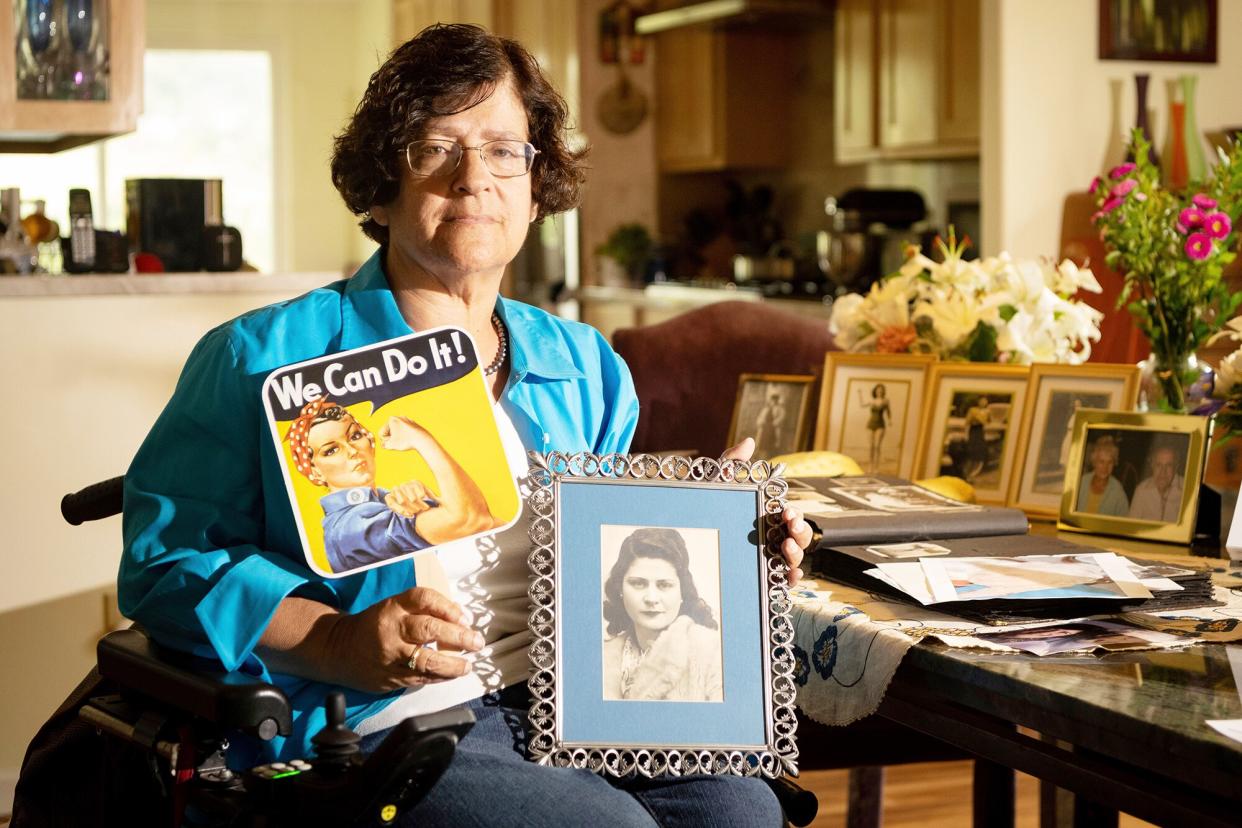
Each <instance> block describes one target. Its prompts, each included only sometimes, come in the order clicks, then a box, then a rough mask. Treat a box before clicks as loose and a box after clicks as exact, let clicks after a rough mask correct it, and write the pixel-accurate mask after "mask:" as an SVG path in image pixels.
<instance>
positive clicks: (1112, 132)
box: [1100, 78, 1126, 176]
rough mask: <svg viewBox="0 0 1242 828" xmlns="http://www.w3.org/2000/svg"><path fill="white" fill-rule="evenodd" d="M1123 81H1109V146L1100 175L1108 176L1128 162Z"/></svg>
mask: <svg viewBox="0 0 1242 828" xmlns="http://www.w3.org/2000/svg"><path fill="white" fill-rule="evenodd" d="M1121 86H1122V79H1121V78H1109V79H1108V99H1109V108H1108V111H1109V115H1108V145H1107V146H1105V147H1104V162H1103V163H1102V164H1101V165H1100V175H1101V176H1104V175H1108V171H1109V170H1111V169H1113V168H1114V167H1116V166H1118V165H1119V164H1121V163H1122V162H1123V161H1125V160H1126V138H1125V130H1124V129H1122V127H1121V94H1122V89H1121Z"/></svg>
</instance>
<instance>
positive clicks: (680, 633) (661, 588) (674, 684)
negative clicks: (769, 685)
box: [603, 527, 724, 701]
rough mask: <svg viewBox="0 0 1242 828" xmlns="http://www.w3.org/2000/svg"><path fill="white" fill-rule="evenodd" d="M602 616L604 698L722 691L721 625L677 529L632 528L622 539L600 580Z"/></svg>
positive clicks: (691, 697) (707, 696)
mask: <svg viewBox="0 0 1242 828" xmlns="http://www.w3.org/2000/svg"><path fill="white" fill-rule="evenodd" d="M604 621H605V622H606V624H607V629H606V631H605V634H606V635H607V636H608V638H607V639H606V640H605V641H604V659H603V660H604V698H606V699H666V700H669V701H721V700H722V699H723V698H724V680H723V678H722V676H721V667H720V662H721V659H720V633H719V632H718V630H719V629H720V627H719V625H718V624H717V623H716V619H715V618H714V617H713V616H712V609H711V607H709V606H708V605H707V603H706V602H705V601H704V600H703V599H702V598H700V597H699V591H698V589H696V588H695V586H694V576H693V575H692V574H691V573H690V554H689V552H688V551H687V550H686V541H685V538H683V537H682V536H681V533H680V532H678V531H677V530H676V529H667V528H663V527H646V528H643V529H636V530H634V532H633V533H631V534H630V535H629V536H628V537H627V538H626V539H625V540H623V541H622V542H621V550H620V553H619V554H618V555H617V561H616V563H614V564H613V566H612V571H611V572H610V573H609V575H608V578H607V580H605V581H604Z"/></svg>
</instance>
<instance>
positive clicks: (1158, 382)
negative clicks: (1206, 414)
mask: <svg viewBox="0 0 1242 828" xmlns="http://www.w3.org/2000/svg"><path fill="white" fill-rule="evenodd" d="M1138 365H1139V398H1138V410H1139V411H1151V412H1153V413H1156V412H1160V413H1167V414H1188V413H1191V412H1193V411H1194V410H1195V409H1196V408H1198V407H1199V406H1200V405H1202V404H1203V402H1204V401H1205V400H1206V399H1207V398H1208V395H1209V394H1210V393H1211V391H1212V379H1213V372H1212V368H1211V366H1209V365H1208V364H1207V363H1205V362H1200V361H1199V358H1198V357H1196V356H1195V355H1194V354H1173V355H1162V354H1152V355H1151V356H1149V357H1147V359H1144V360H1142V361H1141V362H1139V364H1138Z"/></svg>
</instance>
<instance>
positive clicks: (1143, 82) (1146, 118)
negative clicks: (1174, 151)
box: [1126, 72, 1160, 167]
mask: <svg viewBox="0 0 1242 828" xmlns="http://www.w3.org/2000/svg"><path fill="white" fill-rule="evenodd" d="M1150 81H1151V75H1149V74H1147V73H1146V72H1137V73H1135V75H1134V105H1135V112H1134V128H1135V129H1139V130H1142V131H1143V135H1144V137H1146V138H1147V140H1148V142H1150V144H1151V148H1150V149H1148V150H1147V158H1148V160H1150V161H1151V163H1152V164H1153V165H1155V166H1157V167H1158V166H1160V156H1159V155H1157V154H1156V142H1155V141H1154V140H1153V139H1152V135H1151V117H1150V115H1149V114H1148V112H1147V84H1148V83H1149V82H1150ZM1126 158H1127V159H1129V160H1133V158H1132V157H1131V156H1130V155H1129V154H1127V156H1126Z"/></svg>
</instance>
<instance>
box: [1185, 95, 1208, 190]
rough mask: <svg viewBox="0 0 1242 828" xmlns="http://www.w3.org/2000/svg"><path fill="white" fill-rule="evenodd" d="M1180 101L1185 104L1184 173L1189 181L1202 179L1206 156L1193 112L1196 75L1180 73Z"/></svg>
mask: <svg viewBox="0 0 1242 828" xmlns="http://www.w3.org/2000/svg"><path fill="white" fill-rule="evenodd" d="M1179 80H1180V81H1181V84H1182V103H1184V104H1185V106H1186V112H1185V114H1184V116H1183V123H1184V126H1183V129H1182V133H1183V135H1184V136H1185V139H1186V174H1187V177H1188V178H1189V179H1190V181H1191V182H1196V181H1203V180H1204V179H1205V178H1206V177H1207V172H1208V166H1207V157H1206V155H1205V154H1204V152H1203V133H1202V132H1200V131H1199V116H1198V115H1197V114H1196V113H1195V88H1196V87H1197V86H1198V84H1199V76H1198V75H1182V76H1181V78H1179Z"/></svg>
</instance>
